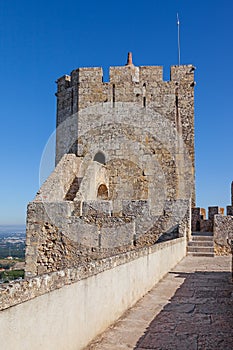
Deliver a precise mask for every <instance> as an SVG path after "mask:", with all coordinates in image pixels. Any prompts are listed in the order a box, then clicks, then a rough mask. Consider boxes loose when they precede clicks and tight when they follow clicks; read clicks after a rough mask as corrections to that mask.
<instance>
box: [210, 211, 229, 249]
mask: <svg viewBox="0 0 233 350" xmlns="http://www.w3.org/2000/svg"><path fill="white" fill-rule="evenodd" d="M231 240H233V216H222V215H215V217H214V243H215V253H216V254H217V255H226V254H230V253H231V247H230V241H231Z"/></svg>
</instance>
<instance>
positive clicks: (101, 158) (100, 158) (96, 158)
mask: <svg viewBox="0 0 233 350" xmlns="http://www.w3.org/2000/svg"><path fill="white" fill-rule="evenodd" d="M93 160H94V161H95V162H98V163H100V164H105V163H106V160H105V155H104V153H103V152H100V151H99V152H97V153H96V155H95V156H94V159H93Z"/></svg>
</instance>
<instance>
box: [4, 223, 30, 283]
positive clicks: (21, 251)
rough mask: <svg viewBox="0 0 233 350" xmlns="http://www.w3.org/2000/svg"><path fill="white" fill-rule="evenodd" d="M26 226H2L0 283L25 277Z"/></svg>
mask: <svg viewBox="0 0 233 350" xmlns="http://www.w3.org/2000/svg"><path fill="white" fill-rule="evenodd" d="M25 240H26V228H25V225H0V283H7V282H10V281H12V280H14V279H19V278H20V279H21V278H23V277H24V267H25Z"/></svg>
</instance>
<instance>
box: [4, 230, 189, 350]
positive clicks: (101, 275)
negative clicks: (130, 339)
mask: <svg viewBox="0 0 233 350" xmlns="http://www.w3.org/2000/svg"><path fill="white" fill-rule="evenodd" d="M185 255H186V239H185V237H182V238H177V239H174V240H171V241H167V242H163V243H159V244H156V245H154V246H152V247H150V248H142V249H140V250H138V251H133V252H128V253H123V254H120V255H118V256H115V257H111V258H106V259H103V260H100V261H98V262H93V263H89V265H88V266H87V267H85V268H80V270H77V269H76V271H74V270H72V269H69V270H68V269H67V270H65V271H61V272H57V273H52V274H49V275H43V276H38V277H34V278H31V279H28V280H25V281H22V282H18V283H12V284H11V285H10V286H8V287H6V286H4V287H1V288H0V309H1V310H2V311H0V339H1V349H7V350H13V349H17V350H32V349H33V350H42V349H43V350H78V349H82V348H83V347H85V346H86V345H87V344H88V343H89V342H90V341H91V340H92V339H93V338H94V337H96V336H97V335H98V334H100V333H101V332H103V331H104V330H105V329H106V328H107V327H108V326H109V325H111V324H112V323H113V322H114V321H116V320H117V319H118V318H119V317H120V316H121V315H122V314H123V313H124V312H125V311H126V310H127V309H128V308H130V307H131V306H132V305H133V304H135V303H136V301H137V300H139V299H140V298H141V297H142V296H143V295H145V294H146V293H147V292H148V291H149V290H150V289H151V288H152V287H153V286H154V285H155V284H156V283H157V282H158V281H159V280H160V279H161V278H162V277H163V276H164V275H166V273H168V272H169V270H170V269H171V268H173V267H174V266H175V265H176V264H177V263H178V262H179V261H180V260H181V259H182V258H183V257H184V256H185Z"/></svg>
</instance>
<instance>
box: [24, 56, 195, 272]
mask: <svg viewBox="0 0 233 350" xmlns="http://www.w3.org/2000/svg"><path fill="white" fill-rule="evenodd" d="M194 70H195V68H194V67H193V66H192V65H185V66H172V67H171V73H170V81H164V80H163V69H162V67H160V66H139V67H137V66H135V65H134V64H133V60H132V54H129V55H128V60H127V64H126V65H125V66H120V67H110V81H109V82H103V71H102V68H78V69H76V70H74V71H72V72H71V75H65V76H63V77H61V78H59V79H58V80H57V93H56V96H57V130H56V168H55V170H54V172H53V173H52V174H51V176H50V177H49V178H48V179H47V180H46V182H45V183H44V184H43V185H42V187H41V189H40V190H39V192H38V194H37V196H36V198H35V200H34V201H33V202H31V203H30V204H29V206H28V225H27V245H28V247H29V246H32V245H33V249H28V253H27V257H28V259H27V261H28V263H27V272H28V274H29V275H30V274H38V273H43V272H46V271H47V270H50V269H52V270H53V269H54V268H55V269H56V268H59V267H60V265H62V266H64V265H65V266H67V264H68V265H69V264H74V263H75V262H74V261H76V262H77V261H78V260H79V259H82V258H83V257H84V256H85V257H90V256H92V258H93V257H98V256H100V255H101V256H103V255H106V254H107V255H109V254H110V255H111V254H113V253H114V254H115V253H116V252H117V251H122V250H128V249H134V248H135V247H138V246H143V245H149V244H153V243H155V242H156V241H157V239H158V238H159V237H160V236H161V235H164V234H165V235H166V234H170V235H172V234H173V233H174V235H175V234H176V235H177V234H178V235H185V234H186V235H187V234H188V233H190V211H191V201H192V205H195V182H194V174H195V166H194V85H195V83H194ZM35 222H36V224H35ZM35 231H36V233H35ZM48 232H52V235H54V237H56V242H57V244H58V242H60V243H59V244H60V245H59V244H58V246H57V247H54V248H53V250H55V251H56V254H57V255H56V258H51V259H52V260H54V263H53V264H49V262H48V261H47V260H46V259H45V258H44V255H43V254H44V253H43V249H44V247H45V246H46V244H48V245H49V243H50V242H49V241H48V237H50V236H49V234H48ZM35 235H36V236H38V237H39V238H38V245H35V244H34V243H33V242H34V241H33V239H34V237H35ZM32 237H33V239H32ZM45 241H46V242H47V243H45ZM39 242H43V245H42V246H41V244H42V243H39ZM61 242H63V243H61ZM64 242H65V243H64ZM32 243H33V244H32ZM62 244H63V245H64V244H65V246H66V249H65V251H66V253H64V249H61V246H62ZM42 247H43V248H42ZM59 247H60V248H59ZM63 248H64V247H63ZM48 250H49V251H50V249H49V248H48ZM48 250H47V253H46V254H48ZM38 252H40V253H38ZM71 252H76V253H75V254H74V256H76V258H74V256H73V255H72V254H73V253H71ZM77 252H79V253H80V254H79V253H77ZM38 254H39V255H38ZM51 254H52V253H51ZM77 256H78V259H77ZM52 260H51V261H52Z"/></svg>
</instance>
